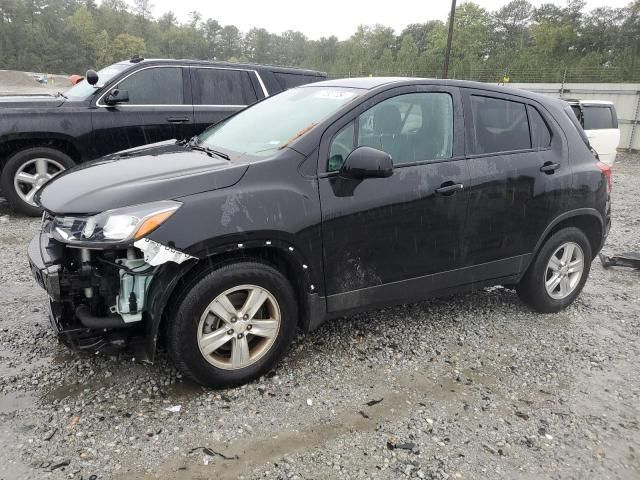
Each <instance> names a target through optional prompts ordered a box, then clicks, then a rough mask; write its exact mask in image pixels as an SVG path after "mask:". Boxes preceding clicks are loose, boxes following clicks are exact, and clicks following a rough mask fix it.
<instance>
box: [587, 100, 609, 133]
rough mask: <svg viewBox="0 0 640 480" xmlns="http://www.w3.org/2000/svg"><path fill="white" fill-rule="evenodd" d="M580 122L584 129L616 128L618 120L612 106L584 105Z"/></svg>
mask: <svg viewBox="0 0 640 480" xmlns="http://www.w3.org/2000/svg"><path fill="white" fill-rule="evenodd" d="M582 122H583V124H584V129H585V130H604V129H607V128H618V121H617V119H616V115H615V112H614V110H613V108H612V107H609V106H602V107H601V106H593V105H585V106H583V107H582Z"/></svg>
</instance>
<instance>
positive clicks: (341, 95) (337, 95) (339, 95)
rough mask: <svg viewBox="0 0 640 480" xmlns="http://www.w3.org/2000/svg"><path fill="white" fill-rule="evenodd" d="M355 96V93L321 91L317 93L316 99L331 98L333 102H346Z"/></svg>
mask: <svg viewBox="0 0 640 480" xmlns="http://www.w3.org/2000/svg"><path fill="white" fill-rule="evenodd" d="M354 95H355V93H353V92H345V91H344V90H333V89H331V90H320V91H319V92H317V93H316V94H315V95H314V97H315V98H329V99H332V100H346V99H348V98H351V97H353V96H354Z"/></svg>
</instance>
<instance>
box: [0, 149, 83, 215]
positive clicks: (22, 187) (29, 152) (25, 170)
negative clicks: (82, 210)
mask: <svg viewBox="0 0 640 480" xmlns="http://www.w3.org/2000/svg"><path fill="white" fill-rule="evenodd" d="M74 165H75V163H74V161H73V160H72V159H71V157H69V156H68V155H67V154H65V153H63V152H61V151H59V150H56V149H53V148H48V147H34V148H27V149H25V150H20V151H19V152H16V153H14V154H13V155H12V156H11V157H9V159H8V160H7V163H6V164H5V166H4V168H3V169H2V178H1V179H0V182H1V185H2V194H3V195H4V197H5V198H6V199H7V201H8V202H9V204H10V205H11V207H12V208H13V209H14V210H15V211H16V212H19V213H23V214H25V215H30V216H37V215H40V214H41V213H42V209H41V208H40V207H38V206H37V205H36V203H35V201H34V197H35V194H36V193H38V191H39V190H40V189H41V188H42V187H43V186H44V185H45V184H46V183H47V182H48V181H49V180H51V179H52V178H53V177H55V176H56V175H59V174H60V173H62V172H63V171H64V170H66V169H68V168H71V167H73V166H74Z"/></svg>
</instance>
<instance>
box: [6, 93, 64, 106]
mask: <svg viewBox="0 0 640 480" xmlns="http://www.w3.org/2000/svg"><path fill="white" fill-rule="evenodd" d="M64 101H65V99H64V97H62V96H58V97H56V96H53V95H40V94H37V95H9V96H4V95H0V109H2V108H46V107H59V106H60V105H62V104H63V103H64Z"/></svg>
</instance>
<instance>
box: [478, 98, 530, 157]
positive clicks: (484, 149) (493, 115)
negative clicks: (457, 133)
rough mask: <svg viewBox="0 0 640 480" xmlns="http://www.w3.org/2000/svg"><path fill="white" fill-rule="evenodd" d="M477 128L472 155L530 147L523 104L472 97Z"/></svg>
mask: <svg viewBox="0 0 640 480" xmlns="http://www.w3.org/2000/svg"><path fill="white" fill-rule="evenodd" d="M471 113H472V115H473V126H474V129H475V132H474V133H475V135H474V136H475V139H474V142H473V143H474V144H473V145H472V146H471V147H472V150H473V153H478V154H480V153H496V152H508V151H511V150H526V149H530V148H531V138H530V137H529V124H528V122H527V111H526V108H525V105H524V103H520V102H513V101H511V100H503V99H499V98H493V97H481V96H478V95H472V96H471Z"/></svg>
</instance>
